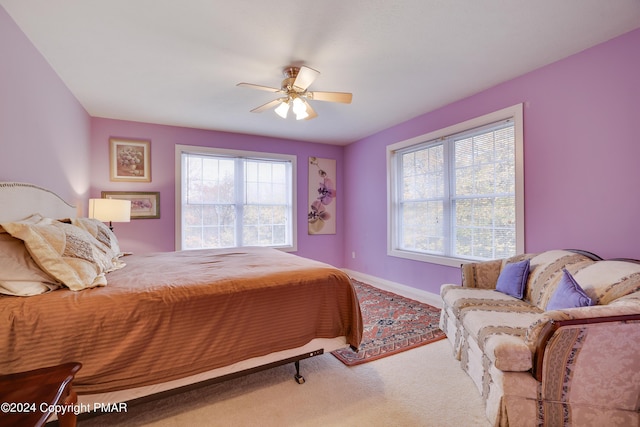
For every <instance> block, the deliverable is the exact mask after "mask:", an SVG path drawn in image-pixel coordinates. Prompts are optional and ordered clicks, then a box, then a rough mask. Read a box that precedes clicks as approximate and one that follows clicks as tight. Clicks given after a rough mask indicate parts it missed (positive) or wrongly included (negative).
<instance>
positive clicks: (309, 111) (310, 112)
mask: <svg viewBox="0 0 640 427" xmlns="http://www.w3.org/2000/svg"><path fill="white" fill-rule="evenodd" d="M305 104H307V114H308V116H307V117H306V118H305V120H311V119H315V118H316V117H318V113H316V110H314V109H313V108H312V107H311V104H309V103H308V102H306V103H305Z"/></svg>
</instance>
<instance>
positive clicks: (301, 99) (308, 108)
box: [237, 65, 352, 120]
mask: <svg viewBox="0 0 640 427" xmlns="http://www.w3.org/2000/svg"><path fill="white" fill-rule="evenodd" d="M283 74H284V77H285V79H284V80H283V81H282V85H281V86H280V89H277V88H274V87H269V86H262V85H255V84H252V83H238V84H237V86H244V87H248V88H253V89H259V90H263V91H267V92H274V93H281V94H282V95H284V97H281V98H279V99H274V100H273V101H270V102H267V103H266V104H263V105H261V106H259V107H257V108H254V109H253V110H251V112H252V113H261V112H263V111H265V110H268V109H270V108H274V107H275V112H276V114H278V116H280V117H282V118H283V119H286V118H287V116H288V115H289V110H293V113H294V114H295V115H296V120H311V119H314V118H316V117H318V113H316V111H315V110H314V109H313V106H312V105H311V104H312V103H310V102H307V101H308V100H318V101H326V102H340V103H343V104H350V103H351V98H352V96H351V93H348V92H318V91H314V92H310V91H308V90H307V89H308V88H309V85H311V83H313V82H314V80H315V79H316V77H318V76H319V75H320V72H319V71H317V70H314V69H313V68H309V67H307V66H304V65H302V66H300V67H295V66H289V67H286V68H285V69H284V70H283Z"/></svg>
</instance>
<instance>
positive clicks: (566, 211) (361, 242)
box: [344, 30, 640, 292]
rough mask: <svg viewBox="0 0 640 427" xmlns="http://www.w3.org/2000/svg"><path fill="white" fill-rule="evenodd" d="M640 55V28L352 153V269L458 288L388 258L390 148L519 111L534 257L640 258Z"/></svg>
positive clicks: (348, 209)
mask: <svg viewBox="0 0 640 427" xmlns="http://www.w3.org/2000/svg"><path fill="white" fill-rule="evenodd" d="M638 52H640V30H635V31H633V32H631V33H627V34H625V35H623V36H621V37H618V38H616V39H613V40H611V41H609V42H606V43H603V44H601V45H598V46H596V47H593V48H591V49H588V50H586V51H583V52H581V53H579V54H577V55H574V56H571V57H569V58H566V59H564V60H561V61H559V62H556V63H554V64H551V65H548V66H546V67H543V68H541V69H538V70H536V71H534V72H531V73H529V74H526V75H524V76H521V77H519V78H516V79H514V80H510V81H508V82H505V83H503V84H501V85H498V86H496V87H493V88H491V89H489V90H486V91H484V92H482V93H479V94H477V95H475V96H472V97H469V98H466V99H463V100H460V101H458V102H456V103H454V104H451V105H448V106H446V107H444V108H441V109H439V110H436V111H433V112H430V113H427V114H424V115H422V116H420V117H417V118H415V119H412V120H410V121H408V122H405V123H403V124H401V125H398V126H395V127H393V128H390V129H387V130H385V131H383V132H380V133H378V134H375V135H372V136H371V137H368V138H365V139H363V140H361V141H358V142H356V143H353V144H351V145H349V146H348V147H347V148H346V150H345V165H347V167H346V168H345V182H346V187H345V190H344V191H345V192H346V193H348V194H349V195H350V196H349V197H348V198H347V200H346V206H345V222H346V223H347V224H348V225H349V227H348V228H347V229H346V234H345V236H344V239H345V240H344V249H345V262H344V265H345V266H346V267H348V268H350V269H353V270H356V271H360V272H363V273H367V274H370V275H373V276H378V277H381V278H384V279H387V280H392V281H395V282H399V283H403V284H406V285H409V286H413V287H416V288H420V289H424V290H428V291H431V292H438V288H439V286H440V285H441V284H442V283H445V282H449V283H459V282H460V272H459V269H457V268H450V267H443V266H439V265H434V264H428V263H422V262H416V261H409V260H404V259H399V258H394V257H389V256H387V255H386V226H387V223H386V221H387V215H386V185H387V184H386V175H385V174H383V173H380V171H381V170H385V169H386V165H385V156H386V146H387V145H390V144H392V143H394V142H397V141H402V140H404V139H407V138H411V137H414V136H417V135H421V134H424V133H427V132H430V131H433V130H437V129H440V128H442V127H446V126H449V125H452V124H455V123H458V122H462V121H464V120H467V119H470V118H473V117H477V116H481V115H483V114H486V113H489V112H492V111H495V110H498V109H501V108H504V107H507V106H510V105H514V104H517V103H524V105H525V108H524V123H525V124H524V152H525V154H524V159H525V229H526V241H525V246H526V247H525V249H526V251H527V252H538V251H543V250H547V249H553V248H580V249H586V250H590V251H593V252H595V253H597V254H599V255H601V256H603V257H605V258H610V257H631V258H640V243H639V241H640V221H639V218H640V196H639V195H638V194H639V193H638V183H640V167H639V165H638V162H639V160H640V139H639V138H638V130H637V127H636V126H637V125H638V120H639V119H640V103H639V102H638V100H640V83H639V77H638V76H640V55H638ZM363 189H368V190H367V191H363ZM371 189H377V191H375V192H372V191H371ZM353 251H355V252H356V258H355V259H353V258H352V257H351V253H352V252H353Z"/></svg>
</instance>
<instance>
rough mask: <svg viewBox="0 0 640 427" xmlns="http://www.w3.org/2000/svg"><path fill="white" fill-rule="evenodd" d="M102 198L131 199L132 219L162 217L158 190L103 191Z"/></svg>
mask: <svg viewBox="0 0 640 427" xmlns="http://www.w3.org/2000/svg"><path fill="white" fill-rule="evenodd" d="M102 198H103V199H122V200H131V219H148V218H160V193H159V192H158V191H103V192H102Z"/></svg>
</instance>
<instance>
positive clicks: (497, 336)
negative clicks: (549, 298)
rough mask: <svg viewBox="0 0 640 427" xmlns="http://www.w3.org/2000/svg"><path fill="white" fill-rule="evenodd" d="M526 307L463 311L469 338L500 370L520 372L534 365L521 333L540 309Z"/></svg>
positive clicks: (464, 326) (464, 325)
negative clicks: (505, 309) (516, 309)
mask: <svg viewBox="0 0 640 427" xmlns="http://www.w3.org/2000/svg"><path fill="white" fill-rule="evenodd" d="M529 307H530V308H529V309H523V310H520V311H515V312H513V311H493V310H489V309H474V310H469V311H467V312H466V313H465V314H464V318H463V320H462V325H463V328H464V330H465V332H466V333H467V334H468V337H469V339H473V340H474V341H475V342H476V343H477V345H478V347H479V348H480V350H481V351H482V352H483V353H484V354H485V355H486V356H487V358H489V360H491V361H492V362H493V363H494V365H495V366H496V367H498V369H500V370H502V371H516V372H522V371H526V370H529V369H531V367H532V366H533V365H532V353H531V350H530V349H529V347H528V346H527V345H526V344H525V342H524V336H525V334H526V332H527V329H528V327H529V325H531V323H534V322H535V321H536V320H537V319H539V318H540V317H541V316H542V315H543V312H542V311H541V310H539V309H537V308H536V307H534V306H529Z"/></svg>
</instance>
